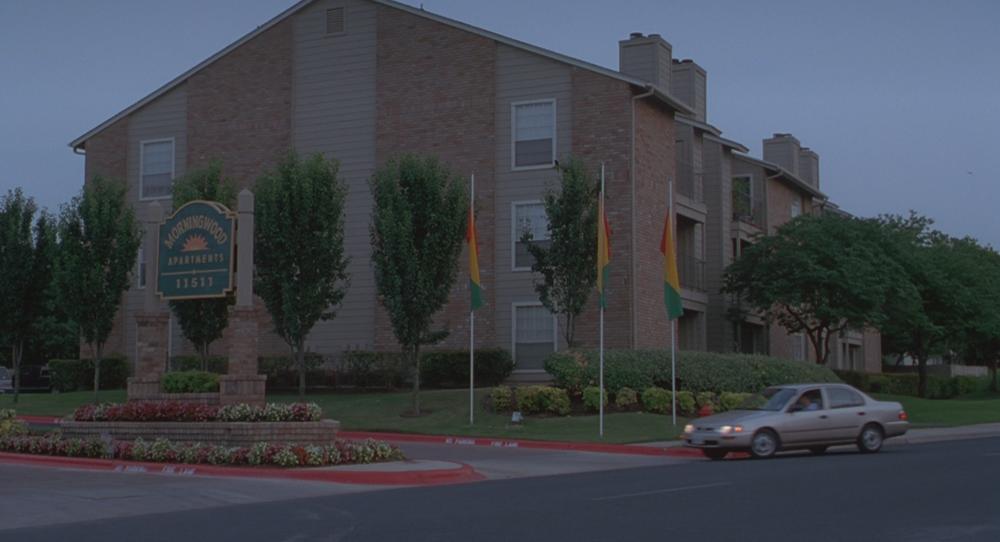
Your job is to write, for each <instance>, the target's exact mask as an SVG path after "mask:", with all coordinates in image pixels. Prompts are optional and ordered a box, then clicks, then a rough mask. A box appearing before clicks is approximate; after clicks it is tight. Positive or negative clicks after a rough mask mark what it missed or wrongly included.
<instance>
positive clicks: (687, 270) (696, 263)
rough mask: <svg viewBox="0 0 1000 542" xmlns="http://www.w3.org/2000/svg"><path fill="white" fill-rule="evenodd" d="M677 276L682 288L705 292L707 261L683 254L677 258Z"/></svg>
mask: <svg viewBox="0 0 1000 542" xmlns="http://www.w3.org/2000/svg"><path fill="white" fill-rule="evenodd" d="M677 275H678V278H679V279H680V281H681V288H687V289H689V290H696V291H699V292H704V291H705V260H702V259H699V258H694V257H691V256H687V255H685V254H681V255H680V257H679V258H677Z"/></svg>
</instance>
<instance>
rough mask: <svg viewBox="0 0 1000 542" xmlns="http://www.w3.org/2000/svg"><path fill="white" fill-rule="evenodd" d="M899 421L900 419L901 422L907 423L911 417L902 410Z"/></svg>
mask: <svg viewBox="0 0 1000 542" xmlns="http://www.w3.org/2000/svg"><path fill="white" fill-rule="evenodd" d="M899 419H900V421H904V422H905V421H907V420H909V419H910V417H909V416H907V415H906V411H905V410H900V411H899Z"/></svg>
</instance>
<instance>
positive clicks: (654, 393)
mask: <svg viewBox="0 0 1000 542" xmlns="http://www.w3.org/2000/svg"><path fill="white" fill-rule="evenodd" d="M672 397H673V395H672V394H671V393H670V390H665V389H663V388H658V387H656V386H650V387H648V388H646V389H644V390H642V409H643V410H645V411H646V412H651V413H653V414H670V403H671V398H672Z"/></svg>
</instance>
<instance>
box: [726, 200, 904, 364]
mask: <svg viewBox="0 0 1000 542" xmlns="http://www.w3.org/2000/svg"><path fill="white" fill-rule="evenodd" d="M878 235H879V234H878V230H877V228H875V227H873V226H872V225H871V224H869V223H866V222H864V221H861V220H857V219H853V218H845V217H841V216H838V215H834V214H811V215H802V216H800V217H798V218H796V219H795V220H792V221H791V222H788V223H786V224H784V225H782V226H781V227H780V228H778V230H777V232H775V234H774V235H770V236H766V237H761V238H760V239H759V240H758V241H757V242H756V243H755V244H754V245H752V246H751V247H749V248H748V249H747V250H746V251H745V252H744V253H743V256H742V257H741V258H740V259H738V260H737V261H735V262H734V263H733V264H732V265H730V266H729V268H728V269H727V270H726V272H725V279H724V280H725V287H724V291H726V292H728V293H732V294H736V295H738V296H740V297H741V298H742V300H743V301H744V302H746V303H747V304H748V305H749V306H750V307H751V308H752V309H753V310H755V311H758V312H760V313H762V314H764V315H765V316H767V318H768V319H769V320H771V321H776V322H777V323H778V324H779V325H781V326H782V327H784V328H785V329H787V330H788V331H789V332H790V333H799V332H803V333H805V334H806V336H807V337H808V338H809V341H810V343H811V344H812V347H813V350H814V351H815V353H816V361H817V363H819V364H820V365H825V364H826V362H827V360H828V358H829V355H830V351H831V348H830V341H831V340H832V339H833V338H835V337H836V336H837V335H838V333H839V332H841V331H843V330H845V329H858V328H863V327H869V326H878V325H880V324H881V323H882V319H883V314H882V311H881V307H882V304H883V303H884V302H885V301H886V299H888V298H889V296H890V295H893V292H894V291H895V288H896V286H895V284H894V280H895V276H894V275H896V274H898V272H899V271H898V269H897V264H896V262H894V261H893V260H892V259H891V258H888V257H886V256H885V255H884V254H883V253H882V250H881V249H882V247H881V245H880V243H879V237H878Z"/></svg>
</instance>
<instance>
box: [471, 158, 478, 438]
mask: <svg viewBox="0 0 1000 542" xmlns="http://www.w3.org/2000/svg"><path fill="white" fill-rule="evenodd" d="M470 184H471V190H469V220H472V221H473V222H472V225H471V227H473V228H474V227H475V226H476V222H475V220H476V174H475V173H473V174H472V180H471V183H470ZM470 241H472V243H470V244H469V250H476V247H475V246H473V243H476V242H478V240H477V239H471V240H470ZM477 262H478V258H477ZM470 272H471V270H470ZM470 294H471V292H470ZM475 370H476V311H475V310H474V309H473V308H472V298H471V297H470V298H469V425H473V424H474V423H475V412H476V387H475Z"/></svg>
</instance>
